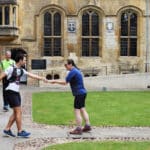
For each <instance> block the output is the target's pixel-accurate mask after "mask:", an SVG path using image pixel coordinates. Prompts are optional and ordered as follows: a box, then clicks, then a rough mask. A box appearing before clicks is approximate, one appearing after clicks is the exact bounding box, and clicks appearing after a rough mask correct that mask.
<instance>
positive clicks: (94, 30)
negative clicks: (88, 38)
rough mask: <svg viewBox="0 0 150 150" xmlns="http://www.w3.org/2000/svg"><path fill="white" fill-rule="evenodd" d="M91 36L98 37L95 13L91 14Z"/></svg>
mask: <svg viewBox="0 0 150 150" xmlns="http://www.w3.org/2000/svg"><path fill="white" fill-rule="evenodd" d="M92 35H99V17H98V15H97V13H93V14H92Z"/></svg>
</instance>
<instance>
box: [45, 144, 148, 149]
mask: <svg viewBox="0 0 150 150" xmlns="http://www.w3.org/2000/svg"><path fill="white" fill-rule="evenodd" d="M85 149H87V150H150V142H78V143H67V144H59V145H53V146H50V147H47V148H44V149H43V150H85Z"/></svg>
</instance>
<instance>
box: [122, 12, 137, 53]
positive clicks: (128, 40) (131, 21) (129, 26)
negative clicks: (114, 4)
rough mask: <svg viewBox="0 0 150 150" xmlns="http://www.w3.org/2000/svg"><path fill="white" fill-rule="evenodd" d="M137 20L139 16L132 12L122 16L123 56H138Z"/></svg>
mask: <svg viewBox="0 0 150 150" xmlns="http://www.w3.org/2000/svg"><path fill="white" fill-rule="evenodd" d="M137 19H138V18H137V14H136V13H135V12H134V11H132V10H126V11H125V12H123V13H122V14H121V20H120V21H121V33H120V55H121V56H137V40H138V38H137Z"/></svg>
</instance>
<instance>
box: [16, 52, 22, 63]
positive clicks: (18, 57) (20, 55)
mask: <svg viewBox="0 0 150 150" xmlns="http://www.w3.org/2000/svg"><path fill="white" fill-rule="evenodd" d="M24 57H25V56H24V54H22V53H18V54H17V55H16V57H15V59H14V60H15V62H16V63H17V62H19V61H20V60H23V58H24Z"/></svg>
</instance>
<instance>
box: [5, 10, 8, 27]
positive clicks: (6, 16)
mask: <svg viewBox="0 0 150 150" xmlns="http://www.w3.org/2000/svg"><path fill="white" fill-rule="evenodd" d="M5 25H9V7H5Z"/></svg>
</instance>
